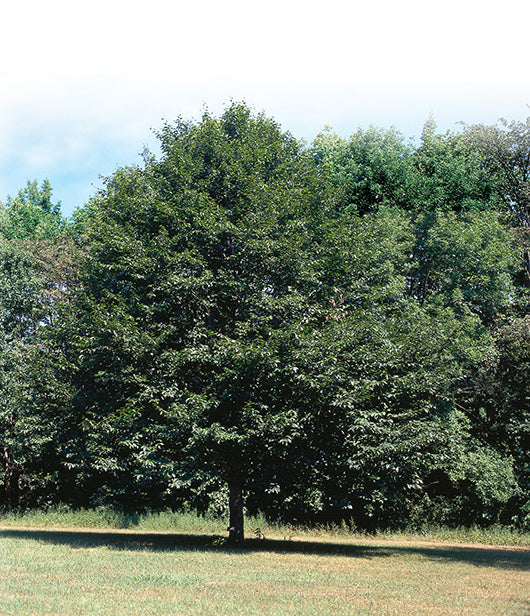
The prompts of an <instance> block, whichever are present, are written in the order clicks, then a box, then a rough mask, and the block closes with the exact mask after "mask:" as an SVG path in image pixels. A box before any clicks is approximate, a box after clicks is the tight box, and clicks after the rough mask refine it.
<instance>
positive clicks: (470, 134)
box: [465, 117, 530, 286]
mask: <svg viewBox="0 0 530 616" xmlns="http://www.w3.org/2000/svg"><path fill="white" fill-rule="evenodd" d="M465 135H466V139H467V140H468V141H469V142H470V143H471V144H473V146H475V148H477V149H478V151H479V152H480V153H481V155H482V157H483V161H484V166H485V168H486V169H487V170H488V171H489V172H490V173H491V174H493V175H494V176H495V179H496V189H497V192H498V194H499V196H500V198H501V199H502V201H503V202H504V203H505V204H506V206H507V208H508V210H509V212H510V213H511V215H512V218H513V221H514V222H515V225H516V228H517V234H516V235H517V237H518V240H519V244H520V247H521V252H522V262H523V272H524V275H525V278H526V280H525V285H526V286H528V285H529V284H530V117H528V118H527V119H526V121H525V122H517V121H513V122H508V121H507V120H504V119H501V120H500V121H499V124H497V125H494V126H484V125H482V124H479V125H473V126H467V127H466V134H465Z"/></svg>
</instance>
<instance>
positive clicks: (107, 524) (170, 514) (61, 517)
mask: <svg viewBox="0 0 530 616" xmlns="http://www.w3.org/2000/svg"><path fill="white" fill-rule="evenodd" d="M0 526H1V527H4V528H7V527H27V528H57V527H61V528H99V529H115V530H119V529H130V530H145V531H168V532H179V533H209V534H220V535H224V534H226V527H227V521H226V520H222V519H218V518H209V517H205V516H200V515H197V513H196V512H194V511H188V512H174V511H161V512H152V513H144V514H141V515H138V514H125V513H121V512H118V511H115V510H112V509H101V510H98V509H76V510H72V509H69V508H68V507H65V506H59V507H55V508H50V509H47V510H46V511H44V510H30V511H24V512H12V513H4V514H0ZM245 531H246V534H247V536H248V537H250V538H263V537H265V538H266V537H271V536H275V537H277V536H280V537H283V538H286V539H293V538H297V537H298V538H309V539H310V538H312V537H330V538H337V537H344V538H351V537H357V538H362V537H367V536H370V537H372V538H378V539H380V540H384V541H386V540H395V539H405V540H406V539H411V540H412V539H418V540H432V541H451V542H457V543H477V544H481V545H504V546H522V547H524V546H528V547H530V532H523V531H517V530H513V529H511V528H509V527H506V526H491V527H489V528H479V527H471V528H467V527H461V528H447V527H442V526H426V527H424V528H420V529H413V530H401V531H395V530H393V531H378V532H376V533H373V534H370V535H367V534H366V533H362V532H357V531H354V530H351V529H350V528H349V527H348V526H346V525H342V526H337V525H329V526H321V527H316V528H303V527H295V526H292V525H281V524H275V523H272V522H269V521H267V520H266V519H265V518H264V517H248V518H247V519H246V521H245Z"/></svg>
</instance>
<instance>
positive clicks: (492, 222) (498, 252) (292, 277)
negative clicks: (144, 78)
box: [0, 104, 530, 541]
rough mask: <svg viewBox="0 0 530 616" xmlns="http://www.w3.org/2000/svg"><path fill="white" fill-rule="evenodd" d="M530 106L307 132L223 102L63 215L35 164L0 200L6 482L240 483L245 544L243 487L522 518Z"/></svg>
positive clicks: (148, 486)
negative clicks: (460, 127)
mask: <svg viewBox="0 0 530 616" xmlns="http://www.w3.org/2000/svg"><path fill="white" fill-rule="evenodd" d="M523 128H524V127H523V126H522V125H517V126H516V125H506V126H504V128H503V127H502V126H501V128H499V127H494V128H492V127H490V128H484V127H466V128H465V130H464V131H463V132H461V133H447V134H444V135H439V134H437V133H436V127H435V125H434V123H433V122H432V121H429V122H427V124H426V125H425V129H424V132H423V134H422V137H421V140H420V142H419V145H417V146H414V145H413V144H410V143H405V142H404V141H403V138H402V137H401V135H400V134H399V133H398V132H397V131H394V130H390V131H381V130H378V129H375V128H370V129H368V130H367V131H362V130H358V131H357V132H356V133H354V134H353V135H352V137H351V138H350V139H343V138H341V137H339V136H337V135H334V134H332V133H330V132H329V131H327V132H324V133H322V134H321V135H319V136H318V137H317V138H316V139H315V142H314V143H313V144H312V146H311V147H310V148H307V147H305V146H304V145H303V144H302V143H300V142H298V141H297V140H296V139H294V138H293V137H292V136H291V135H290V134H288V133H284V132H282V130H281V129H280V127H279V126H278V125H277V124H276V123H275V122H274V121H273V120H271V119H269V118H267V117H265V116H263V115H261V114H260V115H255V114H254V113H253V112H252V111H251V110H250V109H248V108H247V107H246V106H245V105H240V104H232V105H230V106H229V107H228V108H227V109H226V110H225V112H224V113H223V115H222V116H220V117H213V116H211V115H209V114H208V113H206V114H205V115H204V116H203V117H202V119H201V120H200V121H199V122H197V123H187V122H184V121H182V120H178V121H177V122H175V123H174V124H165V125H164V126H163V127H162V129H161V131H160V132H159V133H158V137H159V140H160V144H161V155H160V156H159V157H158V158H157V157H155V156H151V155H146V156H145V157H144V161H143V164H142V165H141V166H137V167H130V168H123V169H120V170H118V171H117V172H116V173H115V174H114V175H113V176H112V177H110V178H108V179H107V180H106V183H105V187H104V188H103V189H102V190H101V191H100V192H99V193H98V194H96V195H95V196H94V197H93V199H92V200H91V201H90V202H89V203H88V204H87V205H86V206H85V207H84V208H83V209H82V210H80V211H78V213H77V215H76V218H75V219H76V223H75V224H72V223H68V222H66V221H65V220H63V219H62V217H61V215H60V210H59V206H58V205H53V204H52V202H51V188H50V186H49V184H48V183H44V184H43V185H42V187H41V188H39V187H38V186H37V184H36V183H28V186H27V187H26V189H25V190H23V191H21V192H20V193H19V195H18V196H17V197H16V198H15V199H9V200H8V202H7V204H6V205H5V206H4V207H3V208H2V209H1V210H0V259H1V261H2V271H1V277H0V309H1V328H0V382H1V385H2V390H1V399H0V422H1V423H0V430H1V433H0V434H1V442H0V445H1V446H2V451H3V452H4V454H3V455H4V466H3V475H4V483H5V489H4V501H5V503H4V504H5V505H6V506H8V507H13V506H15V505H17V504H18V503H19V502H20V504H22V505H35V504H37V505H41V506H46V505H50V504H52V503H56V502H68V503H69V504H71V505H74V506H94V505H97V506H118V507H121V508H123V509H125V510H140V509H146V508H151V509H158V508H164V507H172V508H175V509H178V508H181V509H182V508H184V509H186V508H197V509H198V510H199V511H207V510H208V511H210V512H212V513H224V512H225V511H226V510H227V507H228V506H229V509H230V533H231V537H232V538H233V539H234V540H236V541H237V540H240V539H241V538H242V536H243V521H242V514H243V503H244V504H245V507H246V509H247V511H249V512H250V513H253V514H256V513H258V512H261V513H264V514H265V515H267V516H270V517H271V518H282V519H284V520H285V521H286V522H293V521H299V522H303V523H312V522H327V521H330V522H340V521H343V520H344V521H346V522H352V523H354V524H356V525H358V526H362V527H364V528H377V527H388V526H404V525H407V524H420V523H423V522H425V521H430V522H433V523H443V524H454V525H459V524H474V523H479V524H484V525H487V524H490V523H494V522H502V523H513V524H521V525H525V524H528V517H529V515H530V509H529V505H528V497H529V483H528V482H529V461H528V440H529V438H528V437H529V430H528V423H529V419H528V409H529V408H530V392H529V390H528V383H529V382H530V379H529V378H528V377H529V376H530V375H529V368H528V357H529V352H530V336H529V334H528V318H529V313H528V280H527V278H526V277H525V275H524V273H525V272H526V271H527V256H528V250H527V245H526V243H525V242H526V239H525V238H526V235H525V234H526V232H527V226H528V224H527V210H528V204H527V202H526V201H525V199H526V195H527V192H525V191H528V185H527V184H526V182H527V178H526V175H525V172H524V170H523V168H522V163H521V162H520V159H521V156H520V155H519V154H520V152H521V151H528V146H527V143H526V141H525V139H526V133H525V130H526V131H527V130H528V129H527V126H526V129H525V130H523ZM492 144H493V145H492ZM499 144H500V145H499ZM515 145H517V147H518V148H519V150H516V148H515ZM503 147H506V148H508V149H509V153H507V154H506V156H504V150H503V149H502V148H503ZM525 148H526V150H525ZM516 152H519V154H517V155H516ZM507 170H508V171H509V172H510V173H508V171H507ZM512 177H515V178H516V179H515V180H514V181H515V182H516V189H515V188H514V189H513V190H511V191H510V190H508V188H509V187H508V185H507V181H508V179H509V178H512ZM525 216H526V218H525ZM521 253H522V255H523V258H522V260H521Z"/></svg>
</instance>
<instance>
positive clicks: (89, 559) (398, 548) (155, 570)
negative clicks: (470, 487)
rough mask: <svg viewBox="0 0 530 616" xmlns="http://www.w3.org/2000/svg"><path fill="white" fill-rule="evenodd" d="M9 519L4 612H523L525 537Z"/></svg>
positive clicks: (93, 615)
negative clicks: (227, 534)
mask: <svg viewBox="0 0 530 616" xmlns="http://www.w3.org/2000/svg"><path fill="white" fill-rule="evenodd" d="M20 521H21V520H20ZM20 521H19V522H20ZM15 522H16V520H5V519H0V572H1V577H0V614H1V615H2V616H14V615H17V616H19V615H24V616H26V615H27V616H29V615H43V616H44V615H57V616H59V615H60V616H69V615H71V616H74V615H75V616H82V615H87V616H88V615H90V616H99V615H105V616H107V615H109V616H110V615H116V616H118V615H119V616H126V615H134V616H138V615H142V616H143V615H145V616H148V615H153V616H154V615H160V616H162V615H164V616H165V615H170V614H175V615H177V614H178V615H183V616H184V615H193V616H195V615H197V616H202V615H204V616H210V615H212V616H213V615H216V616H222V615H238V616H239V615H256V616H257V615H264V616H280V615H281V616H285V615H289V616H290V615H293V616H309V615H310V614H311V615H315V614H317V615H330V616H331V615H333V616H346V615H347V616H354V615H379V614H381V615H391V614H396V615H400V616H402V615H410V616H412V615H419V614H421V615H425V614H437V615H445V614H446V615H456V614H462V615H464V614H466V615H470V616H471V615H473V616H474V615H476V614H481V615H483V616H488V615H521V616H523V615H527V614H529V613H530V601H529V588H530V575H529V571H530V550H529V549H528V548H527V547H521V546H499V545H496V546H493V545H489V546H486V545H479V544H470V543H469V544H462V543H460V544H457V543H455V542H454V541H440V540H433V539H432V538H431V539H428V538H421V537H417V536H410V537H407V536H404V535H402V536H400V535H395V536H388V537H384V536H379V537H375V538H369V537H366V536H362V535H351V534H350V535H347V534H345V533H342V534H341V533H336V534H329V533H323V532H322V533H318V534H315V533H313V534H311V533H303V534H300V535H294V536H293V535H292V533H290V534H289V536H286V532H285V530H284V531H283V534H282V531H276V536H274V534H273V535H271V536H270V537H269V536H268V534H267V537H266V538H263V537H262V531H261V530H260V531H257V532H256V533H255V534H256V535H259V536H257V537H254V538H251V539H249V540H248V541H247V543H246V544H245V546H244V547H242V548H239V549H234V548H231V547H229V546H227V545H226V544H225V542H224V539H223V537H222V535H219V534H211V533H208V532H205V529H204V528H200V529H199V530H196V529H195V530H194V532H190V530H189V529H185V532H180V529H177V530H176V532H168V531H167V530H164V531H161V530H158V531H156V532H155V531H153V530H151V531H149V530H146V529H140V530H139V529H138V528H135V529H133V530H131V529H103V528H94V527H93V528H70V529H67V528H63V527H60V524H59V522H57V521H53V518H52V520H51V522H50V521H49V520H48V523H46V524H41V525H40V526H39V525H38V520H33V521H31V520H29V521H28V520H26V522H27V525H26V526H25V527H22V526H21V525H20V524H19V525H17V524H16V523H15ZM152 526H156V525H155V524H152ZM270 532H271V533H274V530H273V529H272V530H270ZM267 533H269V530H267Z"/></svg>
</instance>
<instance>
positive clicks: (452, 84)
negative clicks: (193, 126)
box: [0, 0, 530, 214]
mask: <svg viewBox="0 0 530 616" xmlns="http://www.w3.org/2000/svg"><path fill="white" fill-rule="evenodd" d="M9 4H10V6H7V7H2V8H1V9H0V17H1V20H2V24H3V32H2V37H1V38H0V58H1V60H0V78H1V84H2V85H1V96H0V201H4V200H5V197H6V196H7V195H8V194H10V195H15V194H16V193H17V191H18V190H19V189H20V188H21V187H23V186H24V184H25V182H26V180H27V179H37V180H39V181H42V180H43V179H44V178H48V179H49V180H50V182H51V184H52V186H53V188H54V194H55V197H56V199H58V200H61V201H62V203H63V211H64V212H65V213H66V214H70V213H71V211H72V210H73V208H74V207H76V206H80V205H82V204H83V203H84V202H86V201H87V199H88V198H89V197H90V196H91V195H92V194H93V193H94V191H95V190H96V188H97V187H98V186H100V185H101V181H100V176H101V175H109V174H111V173H112V172H113V171H114V170H115V169H116V168H118V167H120V166H123V165H126V164H131V163H135V162H138V161H139V156H138V155H139V153H140V152H141V151H142V150H143V148H144V147H145V146H146V145H147V146H150V147H152V148H155V147H156V140H155V138H154V137H153V134H152V130H153V129H156V128H159V127H160V126H161V124H162V121H163V119H167V120H173V119H175V118H176V117H177V116H179V115H182V116H184V117H185V118H198V117H200V115H201V112H202V109H203V108H204V106H205V105H206V106H207V107H208V108H209V109H210V110H211V111H212V112H214V113H217V112H221V111H222V109H223V106H224V105H225V104H226V103H227V102H229V100H230V99H232V98H233V99H236V100H245V101H246V102H247V103H248V104H250V105H251V106H253V107H254V108H255V109H256V110H258V111H265V112H266V113H267V114H268V115H270V116H272V117H274V118H275V119H276V120H278V121H279V122H280V123H281V124H282V126H283V127H284V128H285V129H286V130H289V131H290V132H292V133H293V134H294V135H295V136H297V137H300V138H304V139H306V140H307V141H311V140H312V139H313V138H314V137H315V135H316V134H317V133H318V132H319V131H321V130H322V129H323V128H324V126H325V125H330V126H332V128H333V129H335V130H336V131H337V132H338V133H339V134H341V135H343V136H348V135H349V134H351V133H352V132H353V131H354V130H356V128H357V127H359V126H361V127H367V126H369V125H370V124H373V125H376V126H379V127H382V128H387V127H389V126H394V127H396V128H397V129H399V130H400V131H401V132H402V133H403V134H404V135H405V137H415V136H417V135H418V134H419V133H420V132H421V128H422V126H423V123H424V122H425V120H426V119H427V117H428V116H429V114H432V115H433V116H434V118H435V120H436V122H437V124H438V127H439V129H440V130H447V129H457V128H458V125H457V122H459V121H464V122H467V123H475V122H483V123H488V124H491V123H494V122H495V121H496V120H497V119H498V118H499V117H501V116H504V117H506V118H508V119H524V118H526V116H527V115H530V111H529V109H528V107H527V105H528V104H530V69H529V67H528V50H527V40H528V37H527V32H526V29H527V24H528V18H529V17H530V8H527V6H526V5H525V4H523V3H521V2H520V1H519V0H505V1H504V2H503V3H489V4H488V3H484V2H478V1H474V0H459V1H456V0H447V1H446V2H444V3H434V2H426V1H425V0H421V1H420V0H400V1H399V2H397V1H395V0H394V1H391V0H372V1H371V2H370V3H368V2H366V1H365V0H364V1H363V2H357V1H356V0H353V1H351V0H350V1H349V2H346V1H342V0H341V1H339V0H327V2H325V3H323V2H318V3H317V2H314V3H312V2H311V1H310V0H305V1H299V0H281V1H280V0H269V1H268V2H267V3H251V2H249V1H248V0H247V1H243V0H224V2H219V1H213V0H202V1H200V0H195V2H193V3H191V2H188V1H186V2H180V1H178V0H177V1H175V0H173V1H169V0H150V2H148V3H147V2H141V3H140V2H135V1H134V0H128V1H125V0H93V1H92V2H90V3H83V4H80V3H75V2H72V1H71V0H68V1H67V0H48V1H47V2H45V3H44V2H42V1H40V0H39V1H37V0H19V2H17V3H9Z"/></svg>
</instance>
